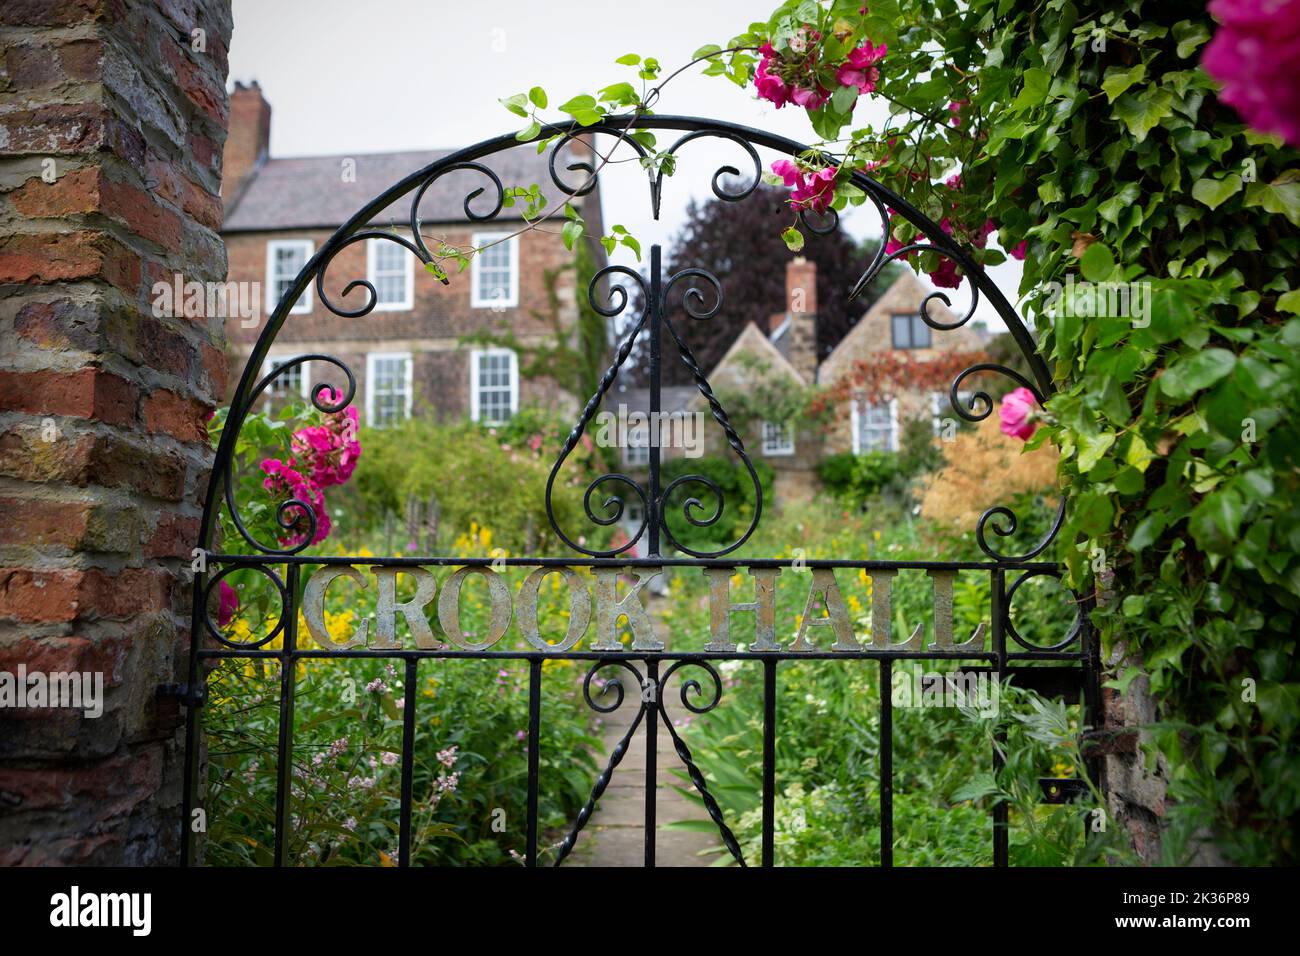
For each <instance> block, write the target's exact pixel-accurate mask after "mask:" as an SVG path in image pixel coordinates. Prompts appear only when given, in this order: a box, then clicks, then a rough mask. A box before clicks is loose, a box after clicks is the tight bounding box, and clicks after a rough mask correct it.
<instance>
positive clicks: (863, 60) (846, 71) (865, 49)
mask: <svg viewBox="0 0 1300 956" xmlns="http://www.w3.org/2000/svg"><path fill="white" fill-rule="evenodd" d="M884 55H885V44H883V43H882V44H880V46H875V47H873V46H872V45H871V41H870V40H868V41H867V42H866V43H865V44H863V45H862V46H860V47H858V48H857V49H856V50H853V51H852V52H851V53H849V58H848V59H847V60H845V61H844V62H843V63H842V64H840V68H839V69H838V70H836V71H835V80H836V82H837V83H839V84H840V86H856V87H857V88H858V93H859V94H862V93H870V92H872V91H873V90H874V89H875V88H876V81H877V80H879V79H880V70H878V69H876V67H875V66H874V65H873V64H875V63H878V62H879V61H880V58H881V57H883V56H884Z"/></svg>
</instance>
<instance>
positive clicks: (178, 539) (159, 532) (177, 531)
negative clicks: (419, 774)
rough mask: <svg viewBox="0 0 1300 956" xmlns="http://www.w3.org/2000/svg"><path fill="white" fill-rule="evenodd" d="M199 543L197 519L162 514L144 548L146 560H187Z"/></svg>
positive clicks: (167, 513) (173, 514) (169, 513)
mask: <svg viewBox="0 0 1300 956" xmlns="http://www.w3.org/2000/svg"><path fill="white" fill-rule="evenodd" d="M198 543H199V519H198V518H191V517H189V516H188V515H178V514H176V513H175V512H170V511H167V512H163V513H162V514H161V515H160V516H159V518H158V524H157V526H155V528H154V531H153V534H152V535H151V536H150V537H149V540H148V542H147V543H146V544H145V546H144V554H145V557H147V558H189V557H190V554H191V553H192V552H193V550H194V549H195V548H196V547H198Z"/></svg>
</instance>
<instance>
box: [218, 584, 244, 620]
mask: <svg viewBox="0 0 1300 956" xmlns="http://www.w3.org/2000/svg"><path fill="white" fill-rule="evenodd" d="M238 610H239V595H238V594H236V593H235V589H234V588H232V587H231V586H230V585H229V584H227V583H226V582H225V580H221V581H218V582H217V627H221V628H224V627H226V626H227V625H229V624H230V622H231V621H233V620H234V619H235V612H236V611H238Z"/></svg>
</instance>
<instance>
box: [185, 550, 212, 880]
mask: <svg viewBox="0 0 1300 956" xmlns="http://www.w3.org/2000/svg"><path fill="white" fill-rule="evenodd" d="M205 577H206V572H203V571H198V572H196V573H195V575H194V578H193V580H192V582H191V584H190V587H191V588H193V604H194V607H193V608H192V609H191V611H190V667H189V671H188V673H187V675H186V678H185V680H186V684H185V686H186V688H188V690H189V696H190V700H189V701H187V702H186V703H185V705H184V706H185V771H184V772H185V777H184V780H183V782H182V792H181V813H182V816H181V866H189V865H190V864H191V863H192V862H194V825H193V823H192V818H193V815H194V797H195V793H196V791H197V789H198V787H197V780H196V779H195V778H196V777H197V776H198V771H199V767H198V763H199V757H198V744H199V729H200V728H199V708H198V707H196V706H194V695H195V694H196V693H197V688H198V686H199V647H200V646H201V644H202V641H203V640H204V638H206V637H207V634H208V629H207V624H206V612H202V613H201V610H200V609H201V604H200V595H202V594H203V580H204V578H205Z"/></svg>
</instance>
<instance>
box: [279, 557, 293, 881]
mask: <svg viewBox="0 0 1300 956" xmlns="http://www.w3.org/2000/svg"><path fill="white" fill-rule="evenodd" d="M286 578H287V580H286V582H285V594H286V595H287V596H286V598H285V600H286V602H287V603H288V605H289V606H288V607H287V608H285V623H284V640H283V642H282V643H281V648H280V740H279V743H278V745H277V747H276V754H277V756H276V764H275V771H276V779H275V865H276V866H284V861H285V857H286V856H287V855H288V852H289V830H290V829H291V820H290V814H291V812H292V808H291V806H290V796H291V794H290V787H291V786H292V784H293V703H294V695H295V693H296V692H297V689H298V682H297V681H296V680H294V676H295V671H296V670H297V663H296V661H295V659H294V651H296V650H297V649H298V604H297V598H298V565H296V564H291V565H289V568H288V574H287V575H286Z"/></svg>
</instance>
